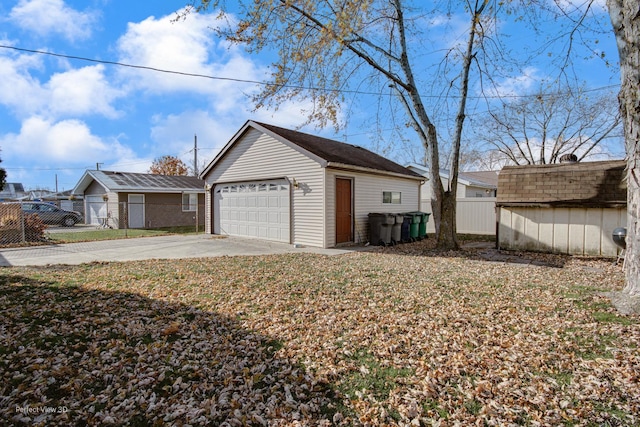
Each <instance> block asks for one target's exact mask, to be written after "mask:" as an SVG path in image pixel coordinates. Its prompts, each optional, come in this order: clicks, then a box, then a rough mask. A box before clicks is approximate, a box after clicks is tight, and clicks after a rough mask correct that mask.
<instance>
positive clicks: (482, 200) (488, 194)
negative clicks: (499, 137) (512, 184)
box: [407, 163, 498, 235]
mask: <svg viewBox="0 0 640 427" xmlns="http://www.w3.org/2000/svg"><path fill="white" fill-rule="evenodd" d="M407 168H408V169H410V170H412V171H414V172H417V173H419V174H420V175H423V176H425V177H428V176H429V169H428V168H427V167H426V166H424V165H418V164H415V163H411V164H410V165H408V166H407ZM440 179H441V181H442V184H443V185H444V186H445V188H447V186H448V184H449V171H448V170H446V169H441V170H440ZM497 188H498V172H497V171H477V172H460V173H458V189H457V194H456V199H457V202H456V206H457V207H456V229H457V232H458V233H464V234H484V235H495V234H496V210H495V200H496V199H495V197H496V189H497ZM420 192H421V193H420V199H421V200H422V203H421V205H420V210H421V211H423V212H428V213H431V185H430V183H428V182H425V183H424V184H423V185H422V187H421V189H420ZM427 232H429V233H433V232H435V221H429V222H428V223H427Z"/></svg>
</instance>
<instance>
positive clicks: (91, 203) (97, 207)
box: [85, 195, 107, 225]
mask: <svg viewBox="0 0 640 427" xmlns="http://www.w3.org/2000/svg"><path fill="white" fill-rule="evenodd" d="M85 201H86V203H85V222H86V223H87V224H93V225H98V224H100V218H106V216H107V202H105V201H104V199H103V198H102V195H100V196H85Z"/></svg>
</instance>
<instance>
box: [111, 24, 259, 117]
mask: <svg viewBox="0 0 640 427" xmlns="http://www.w3.org/2000/svg"><path fill="white" fill-rule="evenodd" d="M172 18H173V16H164V17H161V18H157V19H156V18H155V17H149V18H147V19H145V20H144V21H142V22H140V23H129V25H128V27H127V32H126V34H124V35H123V36H122V37H120V39H119V40H118V52H119V55H120V61H121V62H125V63H129V64H136V65H142V66H145V67H151V68H155V69H160V70H169V71H176V72H182V73H189V74H199V75H203V76H213V77H226V78H233V79H240V80H252V81H255V80H262V79H263V78H264V76H265V73H266V69H265V68H263V67H260V66H259V65H257V63H255V62H254V61H252V60H251V59H250V58H249V57H248V56H243V55H242V54H241V51H240V50H239V49H238V48H233V47H229V46H226V45H224V46H218V45H216V44H215V43H214V40H215V35H214V34H213V32H212V30H211V26H212V25H215V23H216V22H215V20H214V15H202V14H194V15H190V16H189V17H188V19H187V20H184V21H177V22H172V21H171V20H172ZM119 72H120V73H121V75H122V77H123V78H124V79H131V80H132V81H133V82H134V85H135V86H136V87H137V88H140V89H143V90H145V91H147V92H150V93H162V92H175V91H186V92H192V93H198V94H202V95H214V96H219V97H220V98H219V101H220V102H219V104H218V108H221V109H227V108H229V106H231V105H234V104H235V102H237V100H238V99H239V98H241V97H242V93H243V92H251V91H255V87H254V85H253V84H246V83H245V84H243V83H238V82H230V81H225V80H217V79H207V78H203V77H192V76H183V75H178V74H171V73H161V72H156V71H150V70H136V69H120V70H119Z"/></svg>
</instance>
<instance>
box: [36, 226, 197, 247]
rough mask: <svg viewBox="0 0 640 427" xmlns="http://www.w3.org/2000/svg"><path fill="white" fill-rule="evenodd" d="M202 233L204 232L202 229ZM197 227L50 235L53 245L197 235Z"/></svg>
mask: <svg viewBox="0 0 640 427" xmlns="http://www.w3.org/2000/svg"><path fill="white" fill-rule="evenodd" d="M199 231H200V232H202V231H203V229H202V227H200V230H199ZM195 232H196V230H195V227H191V226H189V227H166V228H155V229H150V230H146V229H137V228H136V229H130V230H124V229H110V228H109V229H89V230H82V231H67V232H56V233H48V234H47V237H48V238H49V241H51V242H53V243H76V242H92V241H97V240H113V239H127V238H131V237H150V236H162V235H167V234H191V233H195Z"/></svg>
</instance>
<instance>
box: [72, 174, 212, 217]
mask: <svg viewBox="0 0 640 427" xmlns="http://www.w3.org/2000/svg"><path fill="white" fill-rule="evenodd" d="M73 194H76V195H82V196H84V203H85V210H84V212H85V222H86V223H87V224H95V225H106V226H109V227H112V228H158V227H174V226H185V225H194V226H195V225H196V224H198V225H203V224H204V181H202V180H200V179H198V178H196V177H193V176H169V175H154V174H145V173H131V172H111V171H102V170H87V171H86V172H85V173H84V175H83V176H82V178H80V181H78V184H76V186H75V188H74V189H73Z"/></svg>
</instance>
